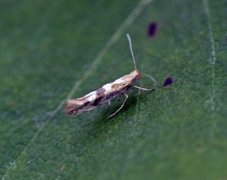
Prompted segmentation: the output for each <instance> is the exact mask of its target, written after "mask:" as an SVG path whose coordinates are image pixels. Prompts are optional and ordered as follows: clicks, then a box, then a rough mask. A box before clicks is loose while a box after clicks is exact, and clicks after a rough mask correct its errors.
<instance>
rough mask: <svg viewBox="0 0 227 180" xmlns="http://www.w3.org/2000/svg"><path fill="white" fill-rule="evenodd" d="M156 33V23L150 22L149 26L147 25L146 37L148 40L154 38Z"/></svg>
mask: <svg viewBox="0 0 227 180" xmlns="http://www.w3.org/2000/svg"><path fill="white" fill-rule="evenodd" d="M156 31H157V23H156V22H151V23H150V24H149V25H148V28H147V35H148V37H149V38H152V37H154V36H155V34H156Z"/></svg>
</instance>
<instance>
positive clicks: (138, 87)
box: [133, 73, 157, 91]
mask: <svg viewBox="0 0 227 180" xmlns="http://www.w3.org/2000/svg"><path fill="white" fill-rule="evenodd" d="M143 74H144V76H146V77H147V78H149V79H150V80H151V81H153V83H154V86H153V87H152V88H144V87H140V86H133V87H134V88H136V89H139V90H142V91H153V90H155V89H156V88H157V87H156V84H157V81H156V80H155V78H154V77H153V76H151V75H148V74H145V73H143Z"/></svg>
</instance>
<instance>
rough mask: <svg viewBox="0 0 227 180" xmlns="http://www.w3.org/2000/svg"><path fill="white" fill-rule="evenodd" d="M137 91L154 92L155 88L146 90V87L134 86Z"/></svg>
mask: <svg viewBox="0 0 227 180" xmlns="http://www.w3.org/2000/svg"><path fill="white" fill-rule="evenodd" d="M133 87H134V88H136V89H139V90H142V91H152V90H154V89H155V88H144V87H140V86H133Z"/></svg>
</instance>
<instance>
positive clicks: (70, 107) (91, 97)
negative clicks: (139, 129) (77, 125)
mask: <svg viewBox="0 0 227 180" xmlns="http://www.w3.org/2000/svg"><path fill="white" fill-rule="evenodd" d="M127 38H128V42H129V48H130V51H131V56H132V60H133V64H134V67H135V70H133V71H132V72H131V73H129V74H127V75H124V76H122V77H120V78H118V79H117V80H115V81H113V82H111V83H108V84H105V85H104V86H102V87H101V88H99V89H97V90H96V91H92V92H90V93H88V94H87V95H85V96H82V97H80V98H77V99H69V100H67V102H66V104H65V110H64V111H65V113H66V114H68V115H74V116H75V115H78V114H80V113H82V112H86V111H90V110H92V109H95V108H97V107H98V106H100V105H102V104H106V103H108V104H109V105H110V101H111V100H113V99H114V98H116V97H119V96H120V95H124V96H125V99H124V101H123V103H122V105H121V106H120V107H119V108H118V110H117V111H115V113H113V114H112V115H110V116H109V117H108V118H110V117H112V116H114V115H115V114H117V113H118V112H119V111H120V110H121V109H122V108H123V106H124V104H125V102H126V100H127V99H128V95H127V94H126V92H127V91H128V89H129V88H131V87H134V88H137V89H140V90H145V91H150V90H153V88H151V89H147V88H143V87H139V86H135V85H134V83H135V82H136V81H137V80H139V79H140V72H139V71H138V70H137V67H136V61H135V57H134V53H133V50H132V42H131V38H130V36H129V34H127Z"/></svg>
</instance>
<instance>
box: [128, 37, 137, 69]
mask: <svg viewBox="0 0 227 180" xmlns="http://www.w3.org/2000/svg"><path fill="white" fill-rule="evenodd" d="M126 36H127V38H128V44H129V49H130V52H131V55H132V61H133V64H134V67H135V70H137V67H136V60H135V56H134V53H133V50H132V40H131V37H130V35H129V34H128V33H127V34H126Z"/></svg>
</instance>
